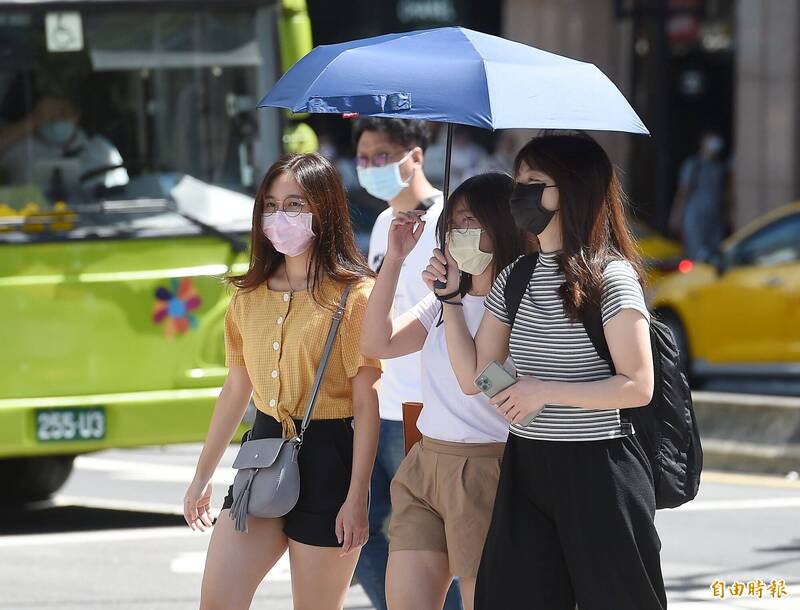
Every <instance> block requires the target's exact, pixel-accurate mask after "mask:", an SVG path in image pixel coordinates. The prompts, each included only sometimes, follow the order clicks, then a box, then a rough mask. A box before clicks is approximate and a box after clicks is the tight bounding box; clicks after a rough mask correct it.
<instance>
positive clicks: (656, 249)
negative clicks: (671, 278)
mask: <svg viewBox="0 0 800 610" xmlns="http://www.w3.org/2000/svg"><path fill="white" fill-rule="evenodd" d="M629 222H630V227H631V232H632V233H633V237H634V239H635V240H636V247H637V249H638V250H639V255H640V256H641V257H642V262H643V263H644V265H645V270H646V272H647V286H653V285H655V284H656V283H657V282H658V281H660V280H661V278H662V277H664V275H665V274H667V273H670V272H672V271H675V270H676V269H677V268H678V264H679V263H680V261H681V255H682V254H683V247H682V246H681V244H680V243H678V242H677V241H675V240H673V239H670V238H668V237H665V236H663V235H661V234H660V233H658V232H657V231H656V230H655V229H653V228H651V227H650V226H649V225H646V224H644V223H643V222H641V221H640V220H638V219H635V218H633V219H630V221H629Z"/></svg>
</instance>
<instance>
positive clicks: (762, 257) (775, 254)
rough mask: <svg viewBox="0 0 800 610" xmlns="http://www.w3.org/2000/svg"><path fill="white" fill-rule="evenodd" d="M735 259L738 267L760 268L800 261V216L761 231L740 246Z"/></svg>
mask: <svg viewBox="0 0 800 610" xmlns="http://www.w3.org/2000/svg"><path fill="white" fill-rule="evenodd" d="M733 258H734V263H735V264H736V265H758V266H770V265H781V264H785V263H793V262H797V261H800V214H792V215H790V216H787V217H784V218H781V219H779V220H776V221H775V222H773V223H771V224H769V225H767V226H766V227H763V228H761V229H759V230H758V231H756V232H755V233H753V235H751V236H750V237H748V238H746V239H745V240H743V241H742V242H741V243H740V244H739V246H738V247H737V248H736V250H735V251H734V255H733Z"/></svg>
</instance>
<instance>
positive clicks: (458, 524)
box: [389, 437, 505, 578]
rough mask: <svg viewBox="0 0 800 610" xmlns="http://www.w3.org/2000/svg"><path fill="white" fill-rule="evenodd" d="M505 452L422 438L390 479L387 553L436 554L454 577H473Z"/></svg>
mask: <svg viewBox="0 0 800 610" xmlns="http://www.w3.org/2000/svg"><path fill="white" fill-rule="evenodd" d="M504 449H505V444H504V443H450V442H446V441H439V440H435V439H431V438H428V437H423V438H422V440H421V441H419V442H418V443H417V444H416V445H414V446H413V447H412V448H411V451H409V453H408V455H407V456H406V458H405V459H404V460H403V463H402V464H400V468H399V469H398V471H397V474H396V475H395V476H394V479H392V485H391V494H392V518H391V521H390V522H389V551H390V552H391V551H441V552H443V553H447V557H448V561H449V564H450V573H451V574H453V576H459V577H462V578H474V577H475V576H477V574H478V565H479V564H480V561H481V552H482V551H483V543H484V541H485V540H486V533H487V532H488V530H489V523H490V522H491V519H492V508H493V506H494V497H495V493H496V492H497V481H498V479H499V478H500V461H501V459H502V456H503V451H504Z"/></svg>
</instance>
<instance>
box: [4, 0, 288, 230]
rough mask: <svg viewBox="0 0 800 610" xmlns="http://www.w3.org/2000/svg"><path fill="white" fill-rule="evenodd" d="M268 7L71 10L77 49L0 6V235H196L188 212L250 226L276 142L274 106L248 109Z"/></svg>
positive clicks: (266, 51)
mask: <svg viewBox="0 0 800 610" xmlns="http://www.w3.org/2000/svg"><path fill="white" fill-rule="evenodd" d="M167 6H169V5H167ZM274 11H275V9H274V7H268V8H255V7H247V6H242V5H235V6H234V7H232V8H212V7H205V8H204V7H202V5H201V6H200V7H197V6H193V7H192V10H181V9H178V8H165V6H164V5H163V4H162V3H153V5H152V10H147V11H141V10H132V9H125V8H120V7H116V8H114V7H113V6H112V7H109V8H105V9H103V10H101V11H100V10H93V11H91V12H84V13H83V14H82V15H81V22H82V31H83V46H82V48H81V50H79V51H74V52H51V51H49V50H48V48H47V42H46V40H45V39H46V35H45V19H46V16H45V14H43V13H40V12H34V11H31V12H30V13H25V12H14V13H6V12H4V13H0V39H2V40H4V46H7V48H5V49H4V52H5V54H4V56H3V57H2V58H0V242H2V241H27V240H32V239H65V238H67V239H71V238H82V237H85V236H88V235H93V236H113V235H117V236H119V235H125V236H139V235H157V234H163V233H165V232H166V233H169V234H176V233H177V234H180V233H193V232H197V231H199V230H202V225H201V224H198V223H196V222H193V221H192V220H191V218H195V217H196V218H197V219H199V220H200V221H201V222H202V223H205V224H207V225H211V226H214V227H216V228H218V229H222V230H231V231H237V232H239V231H249V228H250V222H251V217H252V193H253V189H254V184H255V181H256V180H257V179H258V177H259V175H260V171H259V169H258V168H259V167H261V166H263V163H264V162H265V160H268V159H270V158H273V157H274V156H276V155H277V154H279V152H280V141H279V138H278V137H277V127H276V122H277V121H278V120H279V114H278V111H272V110H263V109H262V110H260V111H258V112H257V111H256V108H255V107H256V104H257V102H258V99H259V97H260V95H261V94H263V92H264V91H265V90H266V87H268V86H269V84H271V83H272V82H274V79H275V76H276V74H275V70H276V57H275V55H276V52H275V49H276V48H277V45H276V44H275V41H274V40H273V41H270V40H269V36H264V35H263V33H264V32H272V31H275V30H274V23H271V22H268V24H267V25H270V24H271V26H273V27H266V26H265V20H267V19H270V20H273V21H274V16H275V15H277V13H275V12H274ZM6 41H8V44H7V45H6ZM270 134H275V136H274V137H272V136H270ZM54 220H55V221H57V222H54Z"/></svg>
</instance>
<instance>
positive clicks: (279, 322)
mask: <svg viewBox="0 0 800 610" xmlns="http://www.w3.org/2000/svg"><path fill="white" fill-rule="evenodd" d="M278 324H283V316H278Z"/></svg>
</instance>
